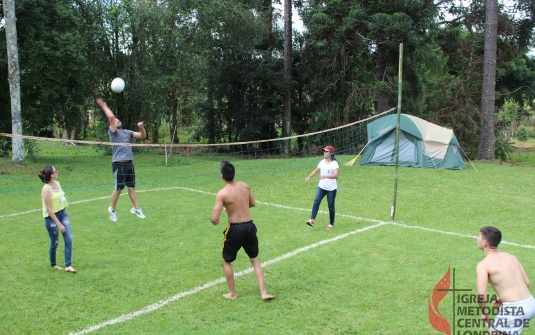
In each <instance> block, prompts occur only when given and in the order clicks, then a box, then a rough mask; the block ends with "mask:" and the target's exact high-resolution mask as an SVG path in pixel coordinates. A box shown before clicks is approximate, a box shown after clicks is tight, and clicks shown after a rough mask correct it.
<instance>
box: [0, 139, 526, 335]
mask: <svg viewBox="0 0 535 335" xmlns="http://www.w3.org/2000/svg"><path fill="white" fill-rule="evenodd" d="M71 149H73V148H69V149H68V150H71ZM68 150H67V149H66V151H68ZM73 150H78V149H73ZM351 158H352V157H343V156H340V157H338V160H339V162H340V164H341V168H340V178H339V193H338V195H337V200H336V205H337V214H338V215H337V219H336V227H335V228H334V229H332V230H327V229H325V227H326V225H327V223H328V214H327V212H326V211H327V205H326V200H325V201H324V203H322V207H321V209H322V211H323V212H321V213H320V215H319V216H318V218H317V220H316V223H317V224H316V227H314V228H310V227H308V226H306V225H305V221H306V220H307V219H308V218H309V215H310V208H311V206H312V200H313V197H314V193H315V189H316V185H317V184H316V182H312V181H311V182H310V183H309V184H305V183H304V179H305V177H306V176H307V175H308V174H309V173H310V172H311V171H312V170H313V169H314V167H315V166H316V164H317V163H318V162H319V160H320V157H312V158H303V159H258V160H239V159H233V158H229V157H223V156H220V157H212V158H208V157H203V156H189V157H184V156H182V157H174V158H173V159H172V161H171V162H169V166H165V160H164V158H163V157H162V156H161V155H158V154H156V153H149V152H139V153H137V154H136V173H137V177H138V178H137V182H138V184H137V190H138V192H139V193H138V197H139V201H140V204H141V206H142V208H143V211H144V212H145V214H146V216H147V219H145V220H141V219H138V218H137V217H135V216H133V215H132V214H130V213H129V212H128V210H129V209H130V207H131V204H130V201H129V199H128V198H127V196H126V195H125V196H123V197H121V199H120V201H119V206H118V215H119V222H117V223H115V224H114V223H112V222H111V221H110V220H109V219H108V217H107V211H106V209H107V207H108V206H109V195H110V194H111V190H112V185H111V181H112V176H111V166H110V165H111V164H110V157H109V156H105V155H103V154H102V153H99V152H95V151H90V150H83V151H82V150H81V151H79V152H76V153H75V154H70V155H63V156H58V155H55V154H54V152H50V153H47V152H46V151H45V150H44V149H43V152H41V153H40V156H39V158H37V159H35V160H34V161H32V162H28V163H25V164H24V165H20V166H19V165H12V164H11V163H10V162H9V161H8V160H6V159H4V160H0V172H1V173H0V185H1V187H2V191H3V192H1V194H0V203H2V204H3V205H2V209H3V210H2V212H1V213H0V218H1V219H2V220H1V223H0V234H1V235H0V236H2V237H3V239H2V243H0V264H2V266H1V267H0V306H1V307H0V334H68V333H84V332H90V331H92V330H94V333H95V334H274V333H279V334H439V332H438V331H435V330H434V329H433V328H432V327H431V325H430V322H429V316H428V295H429V294H430V293H432V290H433V288H434V287H435V285H436V284H437V283H438V282H439V280H440V279H441V278H442V277H443V276H444V274H445V273H446V271H447V269H448V266H449V267H451V271H452V274H453V269H455V274H456V275H455V278H453V275H452V277H451V280H452V285H453V279H455V285H456V287H457V288H464V289H475V266H476V264H477V262H479V260H481V259H482V257H483V254H482V252H481V251H480V250H478V249H477V247H476V240H475V236H476V235H477V234H478V229H479V228H480V227H481V226H484V225H495V226H497V227H498V228H500V229H501V230H502V232H503V235H504V241H505V242H504V244H503V245H502V249H503V250H506V251H509V252H512V253H514V254H515V255H517V256H518V258H519V259H520V260H521V261H522V262H523V264H524V267H525V268H526V271H527V273H528V275H529V277H530V278H531V280H532V281H534V280H535V265H534V264H533V262H532V259H533V257H534V256H535V249H534V247H533V246H534V245H535V242H533V236H534V233H535V227H534V225H533V223H532V222H533V217H535V208H534V206H533V204H534V200H535V197H534V195H533V174H534V170H533V168H531V167H523V166H516V165H518V164H520V163H517V164H516V165H514V166H510V165H504V164H497V163H494V164H488V163H483V162H476V163H474V164H475V167H476V168H477V171H476V170H474V169H473V168H472V167H471V166H470V165H469V164H468V166H467V170H466V171H449V170H431V169H413V168H400V169H399V180H398V194H397V209H396V221H395V222H394V223H392V222H391V221H390V208H391V206H392V203H393V185H394V169H393V168H392V167H361V166H358V165H355V166H352V167H347V166H344V165H343V163H344V162H346V161H349V160H350V159H351ZM222 159H230V160H231V161H232V162H234V163H235V165H236V168H237V176H236V179H237V180H243V181H246V182H247V183H248V184H249V185H250V186H251V188H252V190H253V193H254V195H255V197H256V199H257V201H258V204H257V206H256V208H254V209H252V214H253V218H254V220H255V223H256V224H257V227H258V236H259V240H260V256H259V257H260V260H261V261H262V262H264V263H266V264H265V267H264V271H265V278H266V284H267V287H268V291H269V292H270V293H272V294H274V295H275V296H276V299H275V300H274V301H271V302H262V301H261V300H260V297H259V291H258V286H257V283H256V280H255V278H254V275H253V274H252V273H251V272H250V271H251V266H250V263H249V261H248V259H247V257H246V255H245V253H244V252H242V251H240V254H239V255H238V259H237V260H236V262H235V263H234V269H235V272H236V273H237V274H238V276H237V279H236V286H237V290H238V295H239V298H238V299H237V300H236V301H227V300H225V299H223V298H222V297H221V294H222V293H225V292H227V285H226V283H225V281H224V276H223V271H222V266H221V255H220V253H221V242H222V237H223V235H222V233H223V230H224V228H225V226H224V225H223V224H222V225H220V226H218V227H214V226H212V224H211V223H210V221H209V217H210V214H211V210H212V207H213V203H214V197H215V193H216V192H217V191H218V190H219V189H220V188H221V187H222V186H223V182H222V181H221V179H220V175H219V162H220V161H221V160H222ZM46 163H51V164H53V165H54V166H56V168H58V170H60V179H59V180H60V181H61V182H62V186H63V188H64V189H65V191H66V192H67V195H68V199H69V201H70V203H71V205H70V206H69V207H68V209H67V211H68V214H69V217H70V218H71V221H72V227H73V235H74V251H73V266H74V267H75V268H76V269H77V270H78V274H76V275H72V274H67V273H63V272H59V271H56V270H52V269H51V268H50V266H49V264H48V243H49V241H48V235H47V233H46V229H45V228H44V224H43V220H42V218H41V217H40V212H39V210H40V206H41V199H40V194H39V191H40V188H41V186H42V183H41V182H40V180H39V179H38V178H37V177H36V174H37V171H38V170H39V168H40V167H42V166H43V165H44V164H46ZM527 165H530V164H527ZM222 221H223V220H222ZM506 242H513V243H516V244H517V245H512V244H507V243H506ZM58 251H59V252H58V263H59V264H60V265H63V257H62V251H63V247H62V246H61V242H60V247H59V250H58ZM240 271H242V272H241V273H240ZM489 292H490V289H489ZM532 292H534V291H533V289H532ZM453 302H454V298H453V293H448V295H447V296H446V297H445V298H444V300H443V301H442V302H441V304H440V305H439V307H440V311H441V312H442V314H444V316H445V317H446V318H447V319H448V320H449V321H450V324H452V327H453V326H454V325H455V324H453V318H454V317H456V319H457V321H458V320H459V318H461V317H459V315H457V314H458V313H457V312H458V311H456V312H454V309H453V308H452V306H453ZM464 306H474V304H471V305H470V304H464ZM132 313H133V314H132ZM461 319H464V322H465V323H464V324H463V323H460V324H457V325H455V327H456V328H455V334H457V333H458V332H460V334H463V332H465V331H481V330H482V329H483V328H480V327H473V328H469V327H461V326H460V325H466V320H468V321H470V320H478V319H479V316H463V317H462V318H461ZM91 327H93V328H91ZM452 330H453V328H452ZM77 331H78V332H77ZM523 334H528V335H529V334H535V331H533V329H532V328H528V329H526V330H525V331H524V332H523Z"/></svg>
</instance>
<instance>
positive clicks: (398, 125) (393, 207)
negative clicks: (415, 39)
mask: <svg viewBox="0 0 535 335" xmlns="http://www.w3.org/2000/svg"><path fill="white" fill-rule="evenodd" d="M402 75H403V43H400V44H399V69H398V117H397V122H396V158H395V163H394V201H393V203H392V208H391V209H390V221H394V217H395V215H396V198H397V195H398V163H399V132H400V120H401V88H402V86H401V84H402Z"/></svg>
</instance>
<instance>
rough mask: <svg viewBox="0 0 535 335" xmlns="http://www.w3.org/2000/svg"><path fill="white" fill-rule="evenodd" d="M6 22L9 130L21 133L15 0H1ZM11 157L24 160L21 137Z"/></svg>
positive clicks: (15, 144) (14, 144) (18, 160)
mask: <svg viewBox="0 0 535 335" xmlns="http://www.w3.org/2000/svg"><path fill="white" fill-rule="evenodd" d="M2 3H3V5H4V18H5V24H6V28H5V29H6V44H7V63H8V64H7V65H8V72H9V76H8V77H9V92H10V96H11V132H12V133H13V135H22V114H21V107H20V106H21V105H20V71H19V49H18V46H17V18H16V16H15V0H2ZM12 144H13V145H12V149H11V150H12V151H11V152H12V154H11V159H12V160H13V162H22V161H24V145H23V139H22V138H17V137H14V138H13V141H12Z"/></svg>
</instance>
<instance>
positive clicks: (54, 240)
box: [45, 209, 72, 267]
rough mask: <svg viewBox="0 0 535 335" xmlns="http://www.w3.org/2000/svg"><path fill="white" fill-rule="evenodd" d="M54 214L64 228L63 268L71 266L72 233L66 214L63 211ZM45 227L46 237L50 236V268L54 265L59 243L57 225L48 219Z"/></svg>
mask: <svg viewBox="0 0 535 335" xmlns="http://www.w3.org/2000/svg"><path fill="white" fill-rule="evenodd" d="M55 214H56V217H57V218H58V220H59V222H61V224H62V225H63V226H64V227H65V232H64V233H62V234H63V241H64V242H65V266H66V267H69V266H71V255H72V231H71V221H70V220H69V217H68V216H67V212H66V211H65V210H64V209H63V210H61V211H59V212H57V213H55ZM45 227H46V230H48V236H50V251H49V255H50V266H54V265H56V249H57V248H58V243H59V228H58V225H57V224H56V223H55V222H54V220H52V219H51V218H50V216H49V217H46V218H45Z"/></svg>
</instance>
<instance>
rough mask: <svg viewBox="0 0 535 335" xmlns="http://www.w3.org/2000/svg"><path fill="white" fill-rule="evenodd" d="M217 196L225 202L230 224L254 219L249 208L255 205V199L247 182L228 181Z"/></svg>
mask: <svg viewBox="0 0 535 335" xmlns="http://www.w3.org/2000/svg"><path fill="white" fill-rule="evenodd" d="M217 198H220V200H221V201H222V202H223V206H224V207H225V209H226V211H227V215H228V222H229V223H230V224H232V223H240V222H246V221H251V220H252V219H253V218H252V216H251V212H250V211H249V208H250V207H254V206H255V200H254V197H253V194H252V192H251V189H250V188H249V186H248V185H247V184H246V183H244V182H242V181H238V182H230V183H229V182H227V184H226V186H225V187H224V188H223V189H222V190H220V191H219V192H218V193H217V196H216V199H217Z"/></svg>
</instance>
